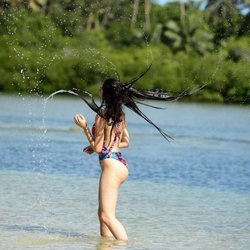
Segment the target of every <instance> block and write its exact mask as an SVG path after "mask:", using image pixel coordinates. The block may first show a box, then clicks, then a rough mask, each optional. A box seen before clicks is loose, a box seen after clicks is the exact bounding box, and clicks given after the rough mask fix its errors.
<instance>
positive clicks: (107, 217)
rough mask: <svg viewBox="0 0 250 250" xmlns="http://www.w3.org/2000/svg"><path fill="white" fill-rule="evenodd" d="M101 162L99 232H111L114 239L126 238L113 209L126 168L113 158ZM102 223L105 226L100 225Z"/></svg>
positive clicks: (126, 171) (105, 233) (125, 175)
mask: <svg viewBox="0 0 250 250" xmlns="http://www.w3.org/2000/svg"><path fill="white" fill-rule="evenodd" d="M101 164H102V165H101V167H102V174H101V177H100V183H99V210H98V214H99V218H100V221H101V234H102V235H106V236H108V235H110V232H111V233H112V234H113V236H114V237H115V238H116V239H119V240H127V239H128V236H127V233H126V231H125V229H124V227H123V225H122V224H121V223H120V222H119V221H118V220H117V219H116V217H115V210H116V203H117V199H118V193H119V187H120V185H121V183H123V182H124V181H125V180H126V179H127V177H128V170H127V168H126V167H125V166H124V165H123V164H122V163H121V162H119V161H117V160H114V159H106V160H103V161H102V163H101ZM103 224H104V225H105V226H106V227H105V226H102V225H103ZM107 228H108V229H109V231H108V230H107ZM102 230H103V231H102Z"/></svg>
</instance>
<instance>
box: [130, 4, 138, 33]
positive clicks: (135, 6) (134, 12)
mask: <svg viewBox="0 0 250 250" xmlns="http://www.w3.org/2000/svg"><path fill="white" fill-rule="evenodd" d="M138 8H139V0H134V6H133V14H132V19H131V29H134V28H135V24H136V20H137V15H138Z"/></svg>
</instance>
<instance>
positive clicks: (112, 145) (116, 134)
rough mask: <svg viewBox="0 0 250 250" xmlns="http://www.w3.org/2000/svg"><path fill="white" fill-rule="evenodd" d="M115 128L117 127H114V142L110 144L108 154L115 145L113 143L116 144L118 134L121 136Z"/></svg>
mask: <svg viewBox="0 0 250 250" xmlns="http://www.w3.org/2000/svg"><path fill="white" fill-rule="evenodd" d="M117 127H118V126H116V130H115V137H114V140H113V141H112V144H111V146H110V148H109V149H108V151H109V152H111V151H112V149H113V147H114V145H115V142H116V140H117V138H118V137H119V136H120V134H121V131H119V130H117Z"/></svg>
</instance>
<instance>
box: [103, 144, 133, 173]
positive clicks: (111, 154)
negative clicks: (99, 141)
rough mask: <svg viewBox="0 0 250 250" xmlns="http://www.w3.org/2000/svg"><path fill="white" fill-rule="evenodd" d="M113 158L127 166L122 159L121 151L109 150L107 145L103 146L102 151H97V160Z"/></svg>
mask: <svg viewBox="0 0 250 250" xmlns="http://www.w3.org/2000/svg"><path fill="white" fill-rule="evenodd" d="M104 159H115V160H118V161H120V162H121V163H123V164H124V165H125V166H126V168H128V163H127V162H126V160H125V159H124V157H123V155H122V153H121V152H110V151H109V150H108V149H107V147H105V146H103V148H102V151H101V152H100V153H99V160H104Z"/></svg>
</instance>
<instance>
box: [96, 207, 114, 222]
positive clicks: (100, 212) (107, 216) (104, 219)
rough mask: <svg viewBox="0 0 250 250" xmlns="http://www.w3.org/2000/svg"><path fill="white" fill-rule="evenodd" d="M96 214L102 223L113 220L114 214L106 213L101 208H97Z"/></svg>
mask: <svg viewBox="0 0 250 250" xmlns="http://www.w3.org/2000/svg"><path fill="white" fill-rule="evenodd" d="M98 216H99V220H100V221H101V222H103V223H105V224H106V225H110V224H111V222H112V221H113V220H115V216H114V215H112V214H110V213H107V212H105V211H103V210H101V209H98Z"/></svg>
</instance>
